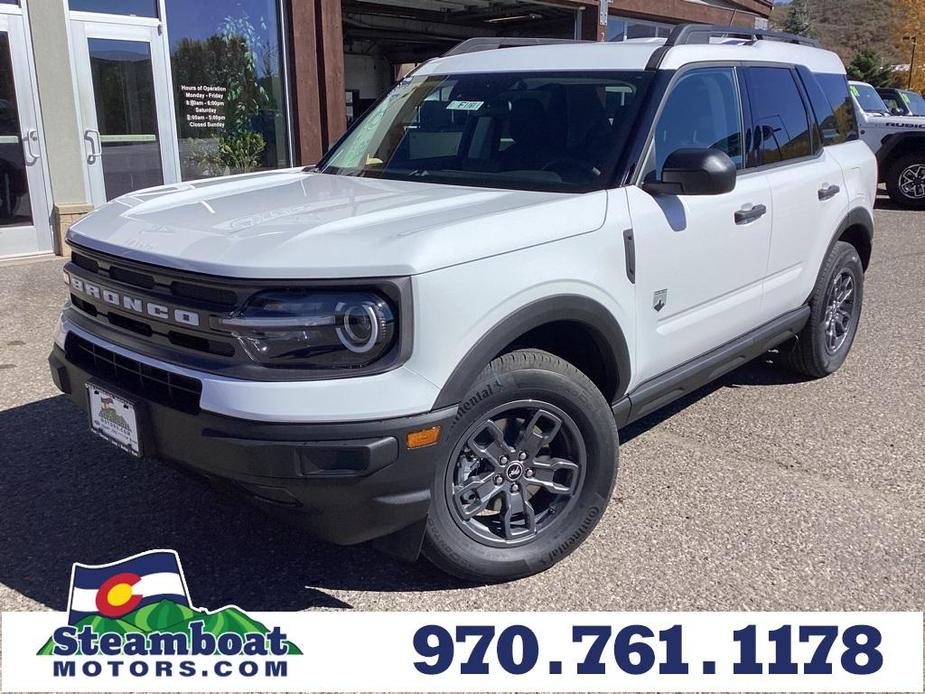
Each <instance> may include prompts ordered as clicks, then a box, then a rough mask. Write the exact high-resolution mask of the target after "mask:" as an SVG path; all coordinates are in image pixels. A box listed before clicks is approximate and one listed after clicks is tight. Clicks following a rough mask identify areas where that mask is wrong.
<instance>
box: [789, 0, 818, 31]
mask: <svg viewBox="0 0 925 694" xmlns="http://www.w3.org/2000/svg"><path fill="white" fill-rule="evenodd" d="M783 30H784V31H785V32H787V33H788V34H797V35H798V36H806V37H808V38H816V30H815V27H814V26H813V17H812V15H811V14H810V11H809V5H807V3H806V0H793V2H791V3H790V8H789V9H788V10H787V16H786V17H785V18H784V25H783Z"/></svg>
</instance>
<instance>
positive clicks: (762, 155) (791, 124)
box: [745, 67, 813, 166]
mask: <svg viewBox="0 0 925 694" xmlns="http://www.w3.org/2000/svg"><path fill="white" fill-rule="evenodd" d="M745 73H746V83H747V84H748V95H749V99H750V100H751V107H752V121H753V123H754V136H753V137H752V142H753V147H754V150H755V152H754V153H755V154H756V155H757V156H754V157H752V156H750V158H749V165H750V166H752V165H756V166H760V165H763V164H776V163H778V162H782V161H787V160H789V159H798V158H799V157H808V156H810V155H811V154H812V153H813V142H812V135H811V132H810V127H809V118H808V117H807V114H806V106H805V105H804V103H803V97H802V96H801V95H800V90H799V88H798V87H797V83H796V82H795V81H794V75H793V72H792V71H791V70H790V69H789V68H780V67H752V68H747V69H746V70H745Z"/></svg>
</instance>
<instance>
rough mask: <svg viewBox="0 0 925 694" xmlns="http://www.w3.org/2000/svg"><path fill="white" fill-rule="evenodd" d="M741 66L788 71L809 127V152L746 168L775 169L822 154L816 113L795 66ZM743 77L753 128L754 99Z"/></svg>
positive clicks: (754, 169) (759, 64) (743, 67)
mask: <svg viewBox="0 0 925 694" xmlns="http://www.w3.org/2000/svg"><path fill="white" fill-rule="evenodd" d="M741 68H742V69H743V70H748V69H750V68H776V69H779V70H786V71H787V72H789V73H790V79H792V80H793V82H794V86H795V87H796V90H797V94H798V95H799V97H800V101H801V102H802V104H803V114H804V115H805V116H806V123H807V126H808V127H809V147H810V154H805V155H803V156H800V157H793V158H792V159H784V160H782V161H773V162H770V163H768V164H765V163H764V162H762V163H760V164H757V165H755V166H751V167H749V166H746V170H748V171H768V170H770V169H776V168H779V167H782V166H790V165H792V164H798V163H801V162H807V161H812V160H814V159H817V158H819V157H820V156H822V151H823V149H825V147H824V146H823V143H822V136H821V134H820V133H819V123H818V121H817V120H816V115H815V113H814V112H813V110H812V107H811V105H810V103H809V97H808V95H807V93H806V89H805V87H804V86H803V82H802V80H801V79H800V75H799V72H798V70H797V66H796V65H791V64H787V63H743V64H741ZM743 77H744V79H742V84H743V85H744V87H745V90H746V92H748V95H749V110H750V111H751V123H752V128H754V124H755V123H756V122H757V121H756V118H755V112H754V106H753V101H754V100H753V99H752V98H751V97H752V94H751V90H750V88H749V79H748V77H747V75H743Z"/></svg>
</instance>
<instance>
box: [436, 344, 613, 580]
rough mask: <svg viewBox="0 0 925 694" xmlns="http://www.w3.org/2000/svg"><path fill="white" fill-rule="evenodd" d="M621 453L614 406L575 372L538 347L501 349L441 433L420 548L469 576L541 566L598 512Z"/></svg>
mask: <svg viewBox="0 0 925 694" xmlns="http://www.w3.org/2000/svg"><path fill="white" fill-rule="evenodd" d="M557 421H558V425H557V424H556V422H557ZM492 423H494V426H492ZM618 449H619V440H618V435H617V427H616V424H615V423H614V418H613V412H612V411H611V409H610V406H609V405H608V404H607V401H606V400H605V399H604V396H603V395H602V394H601V392H600V391H599V390H598V389H597V388H596V387H595V386H594V384H593V383H592V382H591V381H590V380H589V379H588V377H587V376H585V375H584V374H583V373H581V372H580V371H579V370H578V369H576V368H575V367H574V366H572V365H571V364H569V363H568V362H566V361H563V360H562V359H559V358H558V357H556V356H554V355H552V354H549V353H548V352H542V351H539V350H519V351H516V352H510V353H509V354H505V355H503V356H501V357H498V358H497V359H495V360H494V361H492V362H491V363H490V364H489V365H488V366H487V367H486V368H485V370H484V371H482V373H481V374H480V375H479V377H478V378H477V379H476V381H475V383H474V384H473V385H472V388H471V389H470V390H469V393H468V394H467V396H466V398H465V400H463V402H462V404H461V405H460V408H459V413H458V414H457V416H456V419H455V420H454V422H453V424H452V425H451V427H450V430H449V432H448V436H447V447H446V448H445V449H444V450H445V451H446V453H447V456H448V457H447V459H445V460H444V461H442V462H441V464H438V465H437V471H436V474H435V477H434V484H433V488H432V497H431V498H432V501H431V509H430V513H429V515H428V519H427V526H426V531H425V536H424V547H423V552H424V555H425V556H426V557H427V558H428V559H429V560H430V561H431V562H433V563H434V564H435V565H437V566H438V567H439V568H440V569H442V570H443V571H445V572H447V573H448V574H451V575H453V576H456V577H457V578H461V579H463V580H466V581H471V582H475V583H497V582H502V581H510V580H513V579H516V578H522V577H524V576H530V575H532V574H535V573H539V572H540V571H544V570H545V569H548V568H549V567H551V566H552V565H553V564H555V563H557V562H558V561H560V560H562V559H564V558H565V557H566V556H568V555H569V554H570V553H571V552H572V551H574V550H575V548H576V547H578V545H580V544H581V543H582V542H583V541H584V540H585V538H587V537H588V535H589V534H590V533H591V531H592V530H593V529H594V527H595V526H596V525H597V523H598V521H599V520H600V519H601V516H602V515H603V514H604V509H605V508H606V507H607V504H608V502H609V501H610V495H611V492H612V491H613V485H614V481H615V479H616V474H617V458H618ZM528 451H529V455H528ZM521 452H523V454H524V456H526V457H522V456H521V455H519V454H520V453H521ZM531 519H532V530H531Z"/></svg>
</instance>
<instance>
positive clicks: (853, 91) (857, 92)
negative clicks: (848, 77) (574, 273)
mask: <svg viewBox="0 0 925 694" xmlns="http://www.w3.org/2000/svg"><path fill="white" fill-rule="evenodd" d="M848 88H849V89H850V90H851V93H852V94H854V95H855V96H861V92H859V91H858V88H857V87H855V86H854V85H853V84H851V85H848Z"/></svg>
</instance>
